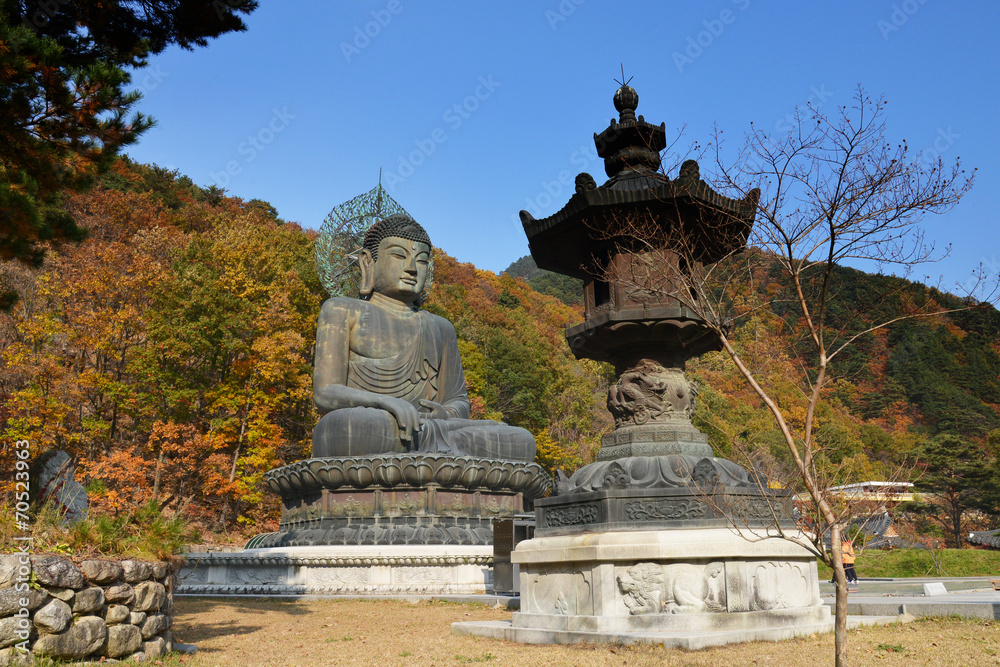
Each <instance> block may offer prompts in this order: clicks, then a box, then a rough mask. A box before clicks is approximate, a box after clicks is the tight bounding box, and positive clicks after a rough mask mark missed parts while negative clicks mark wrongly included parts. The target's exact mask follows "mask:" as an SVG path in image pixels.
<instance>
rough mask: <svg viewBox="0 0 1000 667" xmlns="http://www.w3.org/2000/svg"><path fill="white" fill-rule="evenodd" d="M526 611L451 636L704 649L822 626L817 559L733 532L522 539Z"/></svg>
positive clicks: (827, 620) (825, 619)
mask: <svg viewBox="0 0 1000 667" xmlns="http://www.w3.org/2000/svg"><path fill="white" fill-rule="evenodd" d="M512 560H513V562H514V563H517V564H518V565H520V571H521V611H520V612H517V613H515V614H514V615H513V620H512V622H511V623H510V624H506V625H505V624H497V623H492V624H469V623H461V624H455V625H454V626H453V632H456V633H461V634H478V635H486V636H494V637H503V638H505V639H510V640H514V641H520V642H525V643H539V644H540V643H576V642H608V641H622V642H634V641H643V642H650V643H660V644H664V645H669V646H686V647H688V648H701V647H703V646H710V645H716V644H725V643H731V642H738V641H749V640H757V639H782V638H787V637H793V636H801V635H808V634H811V633H813V632H818V631H826V630H829V629H830V628H831V627H832V623H833V622H832V619H831V616H830V610H829V608H828V607H826V606H824V605H823V604H822V602H821V600H820V595H819V581H818V577H817V570H816V558H815V556H814V555H813V554H812V553H811V552H810V551H809V550H808V549H806V548H805V547H804V546H802V544H799V543H796V542H793V541H789V540H787V539H782V538H777V537H773V536H772V537H767V536H766V535H765V534H764V533H763V532H762V533H761V534H759V535H758V534H754V533H752V532H747V531H743V532H742V533H741V532H740V531H737V530H735V529H729V528H699V529H690V530H683V529H681V530H678V529H671V530H641V531H616V532H606V533H590V534H578V535H560V536H550V537H541V538H536V539H532V540H528V541H525V542H521V543H520V544H519V545H518V547H517V549H516V550H515V552H514V553H513V554H512Z"/></svg>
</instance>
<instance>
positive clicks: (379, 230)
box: [362, 213, 433, 261]
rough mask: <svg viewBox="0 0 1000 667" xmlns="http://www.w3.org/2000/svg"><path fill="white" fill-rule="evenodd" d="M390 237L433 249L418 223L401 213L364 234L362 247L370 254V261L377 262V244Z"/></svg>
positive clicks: (380, 222)
mask: <svg viewBox="0 0 1000 667" xmlns="http://www.w3.org/2000/svg"><path fill="white" fill-rule="evenodd" d="M390 236H395V237H397V238H401V239H406V240H407V241H415V242H417V243H426V244H427V247H428V248H433V246H432V245H431V238H430V237H429V236H428V235H427V232H426V230H424V228H423V227H421V226H420V223H418V222H417V221H416V220H414V219H413V218H411V217H410V216H408V215H404V214H402V213H397V214H395V215H390V216H389V217H388V218H385V219H383V220H380V221H378V222H376V223H375V224H374V225H372V226H371V228H370V229H369V230H368V232H367V233H366V234H365V240H364V243H363V244H362V245H363V247H364V249H365V250H367V251H368V252H370V253H371V254H372V259H374V260H376V261H377V260H378V246H379V244H380V243H382V239H387V238H389V237H390Z"/></svg>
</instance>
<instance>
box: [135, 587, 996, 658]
mask: <svg viewBox="0 0 1000 667" xmlns="http://www.w3.org/2000/svg"><path fill="white" fill-rule="evenodd" d="M174 613H175V617H174V634H175V636H176V638H177V639H178V641H182V642H187V643H192V644H195V645H197V646H198V649H199V650H198V653H197V654H195V655H189V656H176V655H175V656H173V657H171V658H164V659H162V660H160V661H156V662H155V663H154V664H162V665H185V666H189V667H203V666H208V665H225V666H226V667H230V666H234V665H235V666H237V667H251V666H254V665H296V666H298V665H302V666H307V665H379V666H382V665H466V664H471V663H483V664H487V665H496V666H500V665H514V666H516V667H542V666H545V667H548V666H550V665H553V666H555V665H567V666H569V665H572V666H574V667H576V666H577V665H588V666H589V665H637V666H638V665H692V666H693V665H699V666H701V665H704V666H709V665H719V666H726V667H730V666H738V665H774V666H775V667H792V666H794V667H798V666H800V665H830V664H832V663H833V636H832V635H820V636H812V637H809V638H803V639H798V640H789V641H784V642H775V643H772V642H759V643H749V644H739V645H733V646H725V647H720V648H714V649H706V650H703V651H697V652H686V651H681V650H676V649H663V648H659V647H653V646H637V647H636V646H620V645H600V646H590V645H577V646H531V645H522V644H515V643H511V642H505V641H499V640H493V639H483V638H476V637H454V636H452V635H451V627H450V624H451V623H452V622H454V621H469V620H500V619H510V612H509V611H506V610H499V609H492V608H490V607H487V606H484V605H463V604H454V603H446V602H427V601H421V602H412V603H411V602H405V601H382V600H371V601H368V600H313V601H298V602H283V601H275V600H267V599H260V600H250V601H243V600H224V599H211V598H207V599H206V598H178V599H177V601H176V604H175V612H174ZM849 648H850V655H849V658H850V664H851V665H852V666H858V665H907V666H910V665H933V666H934V667H947V666H949V665H956V666H961V667H972V666H973V665H975V666H980V665H983V666H985V665H1000V621H991V622H983V621H969V620H962V619H956V618H949V619H933V620H919V621H916V622H913V623H909V624H905V625H897V624H893V625H889V626H883V627H875V628H864V629H861V630H855V631H851V632H850V633H849Z"/></svg>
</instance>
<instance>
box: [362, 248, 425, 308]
mask: <svg viewBox="0 0 1000 667" xmlns="http://www.w3.org/2000/svg"><path fill="white" fill-rule="evenodd" d="M430 261H431V249H430V246H428V245H427V244H426V243H420V242H419V241H408V240H406V239H403V238H399V237H398V236H389V237H387V238H384V239H382V242H381V243H379V246H378V259H377V260H375V276H374V277H375V285H374V287H375V290H374V291H375V292H378V293H379V294H382V295H384V296H387V297H389V298H392V299H396V300H397V301H402V302H403V303H405V304H407V305H413V304H414V303H416V301H417V298H418V297H419V296H420V292H421V291H423V289H424V283H426V282H427V267H428V266H429V265H430Z"/></svg>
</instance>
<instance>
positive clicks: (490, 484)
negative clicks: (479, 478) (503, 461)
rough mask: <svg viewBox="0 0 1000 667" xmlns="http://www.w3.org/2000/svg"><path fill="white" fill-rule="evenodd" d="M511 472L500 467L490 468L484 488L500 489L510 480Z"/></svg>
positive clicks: (484, 481)
mask: <svg viewBox="0 0 1000 667" xmlns="http://www.w3.org/2000/svg"><path fill="white" fill-rule="evenodd" d="M510 472H511V471H510V470H509V469H507V468H505V467H503V466H498V465H493V466H490V468H489V470H487V471H486V477H484V478H483V486H485V487H486V488H488V489H499V488H500V487H502V486H504V483H505V482H506V481H507V480H508V479H509V478H510Z"/></svg>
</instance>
